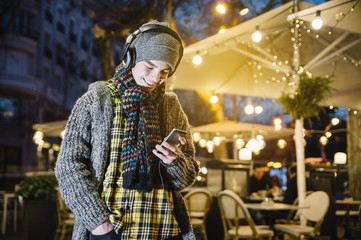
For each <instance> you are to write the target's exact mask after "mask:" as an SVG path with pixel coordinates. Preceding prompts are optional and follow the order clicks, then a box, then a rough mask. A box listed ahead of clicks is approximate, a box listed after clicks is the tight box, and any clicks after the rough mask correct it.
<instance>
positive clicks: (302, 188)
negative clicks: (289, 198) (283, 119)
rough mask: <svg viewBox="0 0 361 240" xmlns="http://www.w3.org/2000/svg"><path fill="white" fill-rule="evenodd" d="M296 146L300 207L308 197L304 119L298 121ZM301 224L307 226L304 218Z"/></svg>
mask: <svg viewBox="0 0 361 240" xmlns="http://www.w3.org/2000/svg"><path fill="white" fill-rule="evenodd" d="M295 145H296V159H297V191H298V205H299V206H302V204H303V202H304V200H305V196H306V178H305V146H304V139H303V118H300V119H296V126H295ZM301 223H302V224H303V225H305V224H306V220H305V219H304V218H302V215H301Z"/></svg>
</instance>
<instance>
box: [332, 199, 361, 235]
mask: <svg viewBox="0 0 361 240" xmlns="http://www.w3.org/2000/svg"><path fill="white" fill-rule="evenodd" d="M336 204H342V205H345V206H346V208H345V210H346V219H345V220H346V223H345V233H344V236H343V237H344V238H347V237H349V229H348V228H349V219H350V212H351V209H352V207H354V206H360V205H361V200H353V199H352V198H345V199H343V200H336Z"/></svg>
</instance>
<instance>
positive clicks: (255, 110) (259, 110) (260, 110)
mask: <svg viewBox="0 0 361 240" xmlns="http://www.w3.org/2000/svg"><path fill="white" fill-rule="evenodd" d="M254 112H255V113H256V114H260V113H262V112H263V107H262V106H256V107H255V109H254Z"/></svg>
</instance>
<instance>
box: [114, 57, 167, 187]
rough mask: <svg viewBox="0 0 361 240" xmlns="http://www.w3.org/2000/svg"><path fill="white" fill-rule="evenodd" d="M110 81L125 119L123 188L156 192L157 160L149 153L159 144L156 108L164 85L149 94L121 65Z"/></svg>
mask: <svg viewBox="0 0 361 240" xmlns="http://www.w3.org/2000/svg"><path fill="white" fill-rule="evenodd" d="M113 80H114V85H115V87H116V90H117V94H119V96H120V99H121V103H122V106H123V113H124V117H126V118H127V123H126V126H125V129H124V137H123V143H122V176H123V187H124V188H128V189H137V190H140V191H150V190H151V189H152V188H153V187H157V188H159V187H161V185H160V180H159V174H158V164H159V159H158V157H156V156H155V155H154V154H153V153H152V150H153V149H155V145H156V144H160V143H161V141H162V138H161V136H160V126H159V116H158V105H159V103H160V101H161V100H162V98H163V96H164V93H165V83H163V84H161V85H160V86H158V87H157V88H156V89H154V90H153V91H151V92H150V91H148V90H146V89H144V88H142V87H140V86H138V85H137V83H136V82H135V80H134V77H133V74H132V72H131V70H129V71H127V70H126V69H125V68H124V67H123V66H122V64H121V65H119V66H118V67H117V69H116V72H115V74H114V78H113Z"/></svg>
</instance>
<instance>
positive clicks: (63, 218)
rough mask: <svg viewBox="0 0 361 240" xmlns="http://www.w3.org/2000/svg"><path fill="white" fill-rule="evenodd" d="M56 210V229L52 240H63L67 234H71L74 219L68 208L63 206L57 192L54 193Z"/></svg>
mask: <svg viewBox="0 0 361 240" xmlns="http://www.w3.org/2000/svg"><path fill="white" fill-rule="evenodd" d="M56 210H57V215H58V226H57V228H56V232H55V236H54V240H58V239H60V240H64V239H65V237H66V236H67V235H68V234H72V232H73V227H74V223H75V218H74V215H73V214H72V213H71V212H70V210H69V208H68V207H67V206H66V205H65V202H64V200H63V198H62V197H61V195H60V193H59V191H57V193H56Z"/></svg>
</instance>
